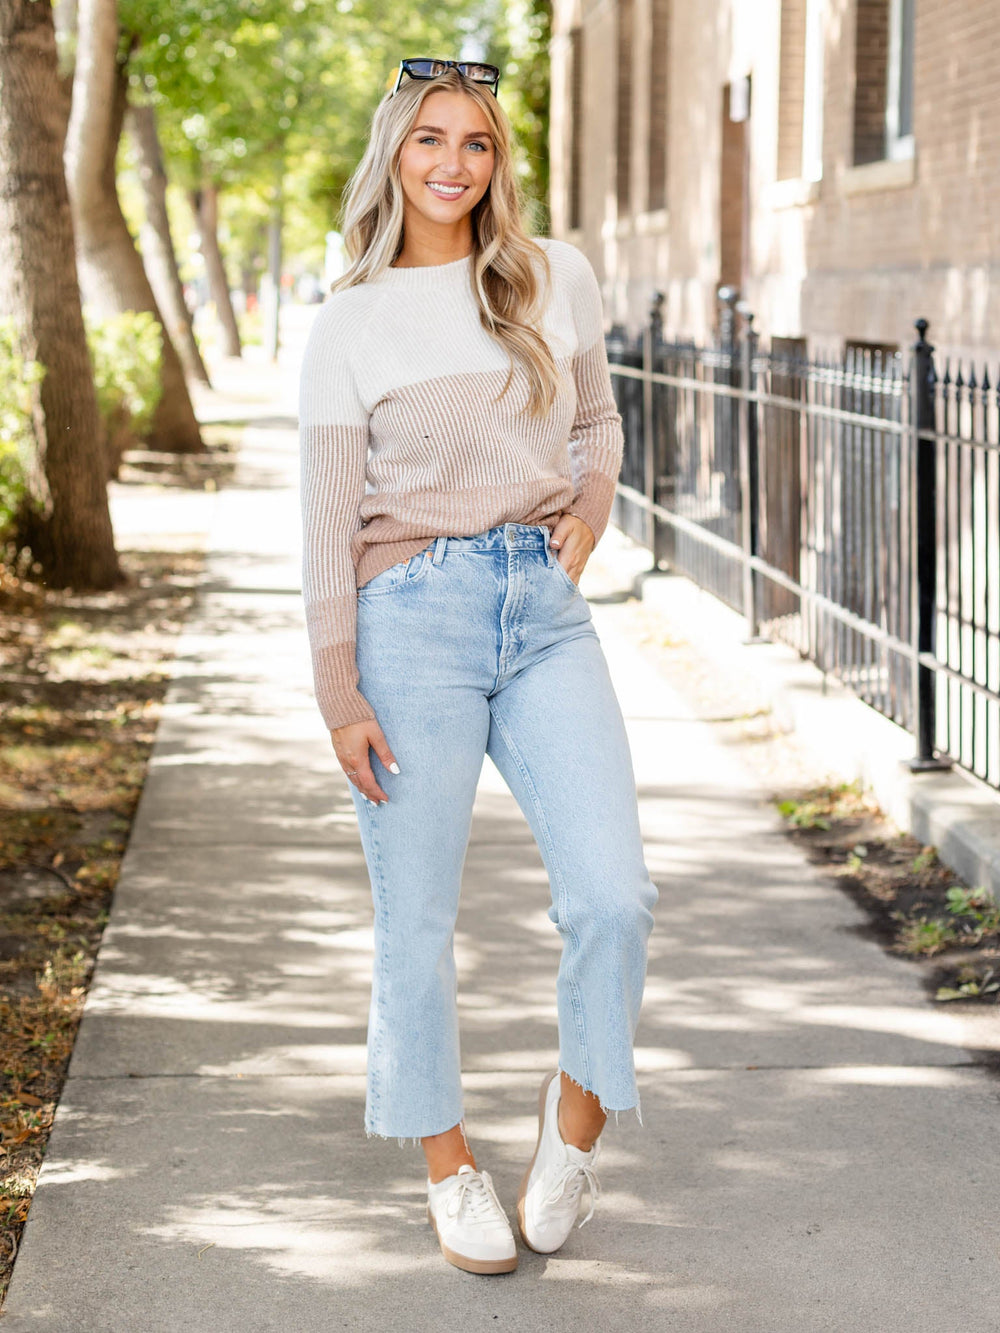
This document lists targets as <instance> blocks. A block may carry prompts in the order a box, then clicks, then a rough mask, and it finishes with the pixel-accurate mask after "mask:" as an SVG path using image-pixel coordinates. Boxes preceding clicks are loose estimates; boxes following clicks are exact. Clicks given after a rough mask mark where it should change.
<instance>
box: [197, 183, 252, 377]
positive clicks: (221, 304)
mask: <svg viewBox="0 0 1000 1333" xmlns="http://www.w3.org/2000/svg"><path fill="white" fill-rule="evenodd" d="M190 198H191V208H192V210H193V212H194V215H195V217H196V218H197V220H198V231H199V233H200V235H201V253H202V258H203V259H204V260H205V276H206V277H207V278H208V290H209V293H210V294H211V297H212V300H213V301H214V302H215V314H216V318H217V319H218V321H219V325H220V327H221V329H222V350H223V353H224V354H225V355H226V356H241V355H242V352H243V349H242V347H241V346H240V331H239V328H238V327H237V324H236V313H235V311H234V310H233V303H232V300H231V298H230V295H229V280H228V278H227V277H226V266H225V264H224V263H223V262H222V251H221V250H220V249H219V190H218V187H217V186H215V185H210V184H209V185H205V186H203V187H202V188H201V189H200V190H192V191H191V196H190Z"/></svg>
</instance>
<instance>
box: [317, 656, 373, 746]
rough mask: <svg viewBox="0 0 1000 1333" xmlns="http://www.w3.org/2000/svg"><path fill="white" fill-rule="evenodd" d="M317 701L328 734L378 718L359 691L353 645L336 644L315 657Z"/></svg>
mask: <svg viewBox="0 0 1000 1333" xmlns="http://www.w3.org/2000/svg"><path fill="white" fill-rule="evenodd" d="M313 680H314V683H315V688H316V702H317V704H318V705H319V711H320V713H321V714H322V716H323V721H324V723H325V724H326V728H327V730H328V731H334V730H335V729H336V728H337V727H346V726H349V725H350V724H351V723H352V722H367V721H373V720H374V719H375V710H374V709H373V708H372V706H371V704H370V703H369V702H368V700H367V699H366V698H365V696H364V695H363V694H362V693H361V691H360V690H359V689H358V668H357V663H356V661H355V649H354V644H353V643H337V644H333V645H332V646H331V647H329V648H323V649H321V650H320V651H319V652H318V653H315V654H314V656H313Z"/></svg>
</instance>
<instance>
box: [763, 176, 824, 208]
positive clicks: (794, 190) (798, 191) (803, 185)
mask: <svg viewBox="0 0 1000 1333" xmlns="http://www.w3.org/2000/svg"><path fill="white" fill-rule="evenodd" d="M819 187H820V182H819V181H811V180H806V179H805V177H804V176H790V177H789V178H788V179H787V180H783V181H772V183H771V184H770V185H766V186H765V187H764V190H763V196H764V204H765V205H766V206H767V207H768V208H774V209H777V208H802V207H803V206H804V205H805V204H814V203H815V202H816V200H817V199H818V198H819Z"/></svg>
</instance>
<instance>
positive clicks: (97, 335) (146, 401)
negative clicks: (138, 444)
mask: <svg viewBox="0 0 1000 1333" xmlns="http://www.w3.org/2000/svg"><path fill="white" fill-rule="evenodd" d="M83 315H84V321H85V323H86V326H87V345H88V347H89V348H90V358H91V361H92V362H93V365H94V388H95V390H96V391H97V407H98V411H99V412H100V415H101V422H102V424H103V426H104V431H105V444H106V452H107V455H108V470H109V472H111V473H112V474H113V473H115V472H117V468H118V463H119V461H120V459H121V454H122V450H123V449H124V448H127V447H128V446H129V445H130V444H131V443H132V442H133V441H134V439H135V438H137V437H138V436H141V435H142V433H143V432H144V431H145V430H146V429H147V427H148V426H149V423H150V422H151V421H152V419H153V413H154V412H155V411H156V408H157V405H158V404H159V401H160V393H161V391H162V384H161V378H160V363H161V358H162V355H163V339H162V330H161V328H160V325H159V324H158V323H157V321H156V318H155V317H154V316H153V315H152V314H151V313H150V312H149V311H148V310H138V311H136V310H127V311H125V312H124V313H123V314H120V315H111V316H108V317H106V318H103V319H98V318H97V317H96V316H94V315H93V314H92V312H91V311H90V310H88V309H87V307H84V311H83Z"/></svg>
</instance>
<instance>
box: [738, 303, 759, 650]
mask: <svg viewBox="0 0 1000 1333" xmlns="http://www.w3.org/2000/svg"><path fill="white" fill-rule="evenodd" d="M740 314H742V315H743V317H744V319H745V321H746V323H745V325H744V329H743V339H742V342H741V344H740V389H741V393H740V428H739V447H740V530H741V531H740V535H741V544H742V547H743V614H744V615H745V616H746V622H747V639H748V640H749V641H750V642H751V643H752V642H754V641H755V640H757V639H758V638H759V633H758V631H759V628H760V625H759V620H758V609H757V576H756V574H755V573H754V571H753V566H752V565H751V563H750V561H751V559H752V558H753V556H755V555H756V554H757V474H758V466H757V464H758V460H757V417H756V406H757V405H756V403H754V402H753V401H752V399H751V398H750V394H751V393H752V392H753V379H752V376H753V354H754V342H755V341H756V334H755V333H754V331H753V315H752V314H751V313H750V311H749V310H748V309H747V308H746V307H745V306H743V308H742V309H740Z"/></svg>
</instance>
